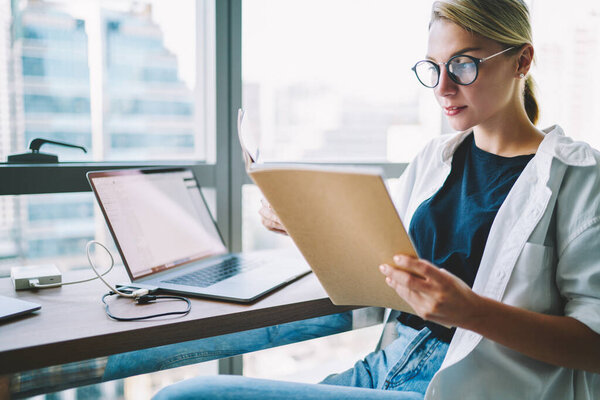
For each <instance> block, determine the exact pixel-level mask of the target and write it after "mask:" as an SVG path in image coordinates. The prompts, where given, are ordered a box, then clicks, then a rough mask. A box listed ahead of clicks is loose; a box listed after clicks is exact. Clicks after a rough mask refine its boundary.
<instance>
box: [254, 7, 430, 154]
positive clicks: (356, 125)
mask: <svg viewBox="0 0 600 400" xmlns="http://www.w3.org/2000/svg"><path fill="white" fill-rule="evenodd" d="M430 6H431V5H430V4H429V3H428V2H411V3H405V2H399V1H394V0H377V1H375V2H373V1H368V0H359V1H345V0H328V1H325V2H324V1H319V0H308V1H294V0H253V1H246V2H244V3H243V24H242V28H243V49H242V54H243V63H242V66H243V70H242V76H243V96H244V97H243V104H244V108H245V109H246V111H247V113H246V116H247V118H246V122H247V128H248V130H249V131H250V130H253V131H258V132H260V135H261V140H260V150H261V154H262V156H263V159H264V160H269V161H304V162H308V161H310V162H314V161H317V162H323V161H327V162H338V163H339V162H388V161H392V162H407V161H410V160H411V159H412V157H413V156H414V155H415V154H416V152H417V151H418V150H419V149H420V148H421V147H422V146H423V145H424V144H425V143H426V142H427V141H428V140H429V139H431V138H432V137H434V136H437V135H439V134H440V130H441V122H442V115H441V111H440V109H439V107H438V105H437V103H436V101H435V99H434V98H433V96H432V94H431V91H430V90H427V89H426V88H423V87H421V85H418V84H416V80H415V77H414V74H413V72H412V71H411V67H412V66H413V64H414V63H415V62H416V61H417V60H420V59H422V58H423V57H424V55H425V50H426V41H427V22H428V19H429V10H430ZM406 38H410V40H406Z"/></svg>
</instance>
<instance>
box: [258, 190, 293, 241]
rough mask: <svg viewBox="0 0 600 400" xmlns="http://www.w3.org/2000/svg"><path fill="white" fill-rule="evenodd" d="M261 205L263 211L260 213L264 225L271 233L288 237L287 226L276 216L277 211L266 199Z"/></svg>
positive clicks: (262, 200) (261, 201)
mask: <svg viewBox="0 0 600 400" xmlns="http://www.w3.org/2000/svg"><path fill="white" fill-rule="evenodd" d="M260 203H261V204H262V207H261V209H260V210H259V211H258V213H259V214H260V216H261V218H262V224H263V225H264V226H265V227H266V228H267V229H268V230H270V231H272V232H276V233H281V234H282V235H287V234H288V233H287V230H286V229H285V226H283V224H282V223H281V221H280V220H279V217H278V216H277V214H275V210H273V208H272V207H271V205H270V204H269V202H268V201H267V200H265V199H261V200H260Z"/></svg>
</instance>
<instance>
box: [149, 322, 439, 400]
mask: <svg viewBox="0 0 600 400" xmlns="http://www.w3.org/2000/svg"><path fill="white" fill-rule="evenodd" d="M397 329H398V334H399V337H398V339H396V340H395V341H394V342H392V343H391V344H390V345H389V346H388V347H386V348H385V349H383V350H381V351H378V352H375V353H371V354H369V355H368V356H367V357H366V358H365V359H364V360H361V361H358V362H357V363H356V364H355V365H354V367H353V368H351V369H349V370H347V371H345V372H342V373H340V374H335V375H330V376H329V377H327V378H326V379H325V380H324V381H323V382H321V384H306V383H292V382H280V381H270V380H265V379H251V378H245V377H240V376H228V375H220V376H216V377H215V376H211V377H199V378H194V379H189V380H186V381H183V382H179V383H176V384H174V385H171V386H168V387H166V388H164V389H162V390H161V391H160V392H158V393H157V394H156V396H155V397H154V400H164V399H176V400H187V399H221V400H226V399H231V400H233V399H236V400H238V399H242V400H243V399H261V400H263V399H265V400H267V399H282V398H284V399H286V400H295V399H298V400H301V399H302V400H304V399H319V400H322V399H340V398H343V399H345V400H353V399H365V398H369V399H388V398H389V399H392V398H393V399H396V400H397V399H405V400H408V399H411V400H412V399H423V397H424V395H425V391H426V390H427V386H428V385H429V382H430V381H431V378H432V377H433V375H434V374H435V372H436V371H437V370H438V369H439V368H440V366H441V364H442V361H443V360H444V357H445V356H446V352H447V351H448V344H447V343H444V342H442V341H440V340H439V339H437V338H435V337H432V336H431V331H430V330H429V329H428V328H423V329H422V330H420V331H417V330H415V329H412V328H410V327H407V326H404V325H402V324H398V327H397Z"/></svg>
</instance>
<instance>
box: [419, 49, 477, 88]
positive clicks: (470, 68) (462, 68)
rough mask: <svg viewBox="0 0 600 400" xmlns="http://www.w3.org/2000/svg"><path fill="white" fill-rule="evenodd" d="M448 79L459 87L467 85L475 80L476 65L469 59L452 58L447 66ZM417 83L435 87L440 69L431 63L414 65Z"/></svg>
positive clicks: (424, 62)
mask: <svg viewBox="0 0 600 400" xmlns="http://www.w3.org/2000/svg"><path fill="white" fill-rule="evenodd" d="M446 68H447V71H448V73H449V75H450V78H451V79H452V80H453V81H454V82H456V83H458V84H459V85H469V84H471V83H473V82H474V81H475V79H476V78H477V64H476V63H475V61H473V60H472V59H471V58H469V57H464V56H457V57H454V58H452V59H451V60H450V61H449V62H448V64H447V66H446ZM415 72H416V74H417V78H419V81H421V83H422V84H423V85H425V86H427V87H430V88H433V87H436V86H437V84H438V82H439V79H440V67H439V66H438V65H437V64H435V63H434V62H432V61H419V62H418V63H417V65H415Z"/></svg>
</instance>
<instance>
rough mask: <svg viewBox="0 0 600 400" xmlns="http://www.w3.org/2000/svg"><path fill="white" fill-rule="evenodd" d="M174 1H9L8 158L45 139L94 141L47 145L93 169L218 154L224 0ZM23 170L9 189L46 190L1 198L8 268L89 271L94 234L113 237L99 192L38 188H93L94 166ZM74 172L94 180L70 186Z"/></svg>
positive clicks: (5, 68) (3, 109)
mask: <svg viewBox="0 0 600 400" xmlns="http://www.w3.org/2000/svg"><path fill="white" fill-rule="evenodd" d="M169 4H170V3H169V2H168V1H166V0H148V1H144V2H138V1H119V2H116V1H110V0H98V1H94V2H85V3H82V2H79V1H74V0H56V1H52V0H49V1H41V0H19V1H13V2H11V1H8V0H0V15H1V17H0V72H2V73H0V143H1V144H2V145H1V146H0V156H1V157H3V158H4V159H5V157H6V156H8V155H9V154H12V153H22V152H24V151H25V149H26V147H27V145H28V144H29V142H30V141H31V140H32V139H34V138H38V137H40V138H45V139H49V140H55V141H61V142H67V143H71V144H76V145H80V146H84V147H85V148H86V149H87V150H88V152H87V153H84V152H82V151H80V150H76V149H71V148H65V147H58V146H54V145H44V147H43V148H42V151H43V152H48V153H55V154H58V155H59V160H60V161H61V162H65V161H66V162H75V161H79V162H87V163H88V164H83V165H86V166H89V167H88V169H89V168H96V169H102V168H103V167H104V164H97V165H96V166H94V164H91V163H90V162H92V161H113V162H115V161H118V162H121V163H124V162H128V163H129V164H121V165H123V166H126V165H131V162H132V161H137V162H138V163H139V162H144V163H148V162H152V161H154V162H160V161H161V160H163V162H164V161H165V160H168V162H167V164H172V163H173V162H181V161H179V160H182V159H183V160H185V159H187V160H193V161H190V162H191V163H199V162H201V161H203V160H208V161H211V160H212V162H214V159H215V126H214V125H215V122H214V121H215V115H214V114H215V110H214V109H215V101H214V99H213V98H214V96H215V84H214V79H215V78H214V73H215V67H214V63H215V55H214V46H215V45H214V41H215V33H214V25H215V24H214V19H215V16H214V13H215V10H214V2H212V1H210V0H184V1H181V2H180V4H179V6H178V7H175V8H173V7H171V6H170V5H169ZM197 60H201V62H198V61H197ZM3 161H4V160H3ZM190 162H188V164H189V163H190ZM74 165H75V164H74ZM117 166H118V165H117ZM7 167H8V166H7ZM14 170H15V171H19V172H17V174H18V173H20V172H27V177H23V176H18V175H17V176H15V175H14V174H12V173H11V171H12V169H11V170H6V169H5V172H4V173H5V174H6V178H7V179H8V182H7V181H6V178H5V180H4V182H5V183H10V184H9V185H7V186H11V185H13V184H16V183H15V182H19V181H28V180H32V181H33V182H32V183H30V186H31V188H32V190H31V191H26V192H25V193H36V194H32V195H23V196H2V197H0V212H2V214H3V218H2V222H1V223H0V276H6V275H7V274H8V273H9V269H10V268H9V267H10V266H14V265H28V264H41V263H55V264H56V265H57V266H58V267H59V268H60V269H61V270H63V271H66V270H69V269H71V268H78V267H87V259H86V257H85V251H84V249H85V243H86V242H87V241H88V240H90V239H94V238H95V239H98V240H102V241H103V242H107V243H109V244H110V245H112V240H111V239H110V235H109V234H108V231H107V229H106V226H105V223H104V221H103V218H102V216H101V214H100V213H99V210H98V209H97V208H96V207H95V205H94V204H95V201H94V199H93V196H92V194H91V193H89V192H87V193H56V194H51V193H49V194H37V193H43V192H47V191H52V185H53V184H54V185H55V186H56V188H55V189H54V190H57V191H59V192H61V191H65V190H66V191H69V192H72V191H77V190H86V189H88V187H87V183H86V182H85V178H84V175H85V171H86V170H85V168H84V169H82V170H80V171H79V174H78V175H71V176H69V177H67V176H66V175H65V174H62V173H61V172H62V171H61V170H60V169H56V170H55V172H56V175H55V176H54V175H52V174H49V178H50V179H43V178H38V177H37V175H36V172H35V165H30V166H29V167H27V168H25V167H24V168H23V169H18V168H17V169H14ZM42 170H47V168H46V167H42V169H40V171H42ZM205 175H206V174H205ZM74 176H77V178H78V179H77V180H78V181H83V182H81V184H80V185H76V184H74V183H72V184H71V186H69V184H70V183H69V180H70V179H71V178H73V177H74ZM54 180H55V182H53V181H54ZM71 180H72V179H71ZM64 181H66V182H64ZM201 183H202V184H205V185H207V186H208V185H210V184H214V179H208V182H206V180H205V181H203V182H201ZM45 184H48V185H49V186H50V189H49V190H44V189H41V191H39V190H40V189H39V188H40V187H41V186H43V185H45ZM62 184H65V186H62V187H61V188H60V189H58V188H59V187H60V186H61V185H62ZM17 186H18V185H17ZM81 188H82V189H81ZM206 189H207V190H211V188H210V187H207V188H206ZM212 190H213V192H214V189H212ZM7 192H8V193H15V192H14V191H11V190H7ZM15 194H19V193H15ZM213 197H214V196H213ZM214 203H215V201H214V200H213V204H214ZM115 254H116V252H115Z"/></svg>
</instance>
